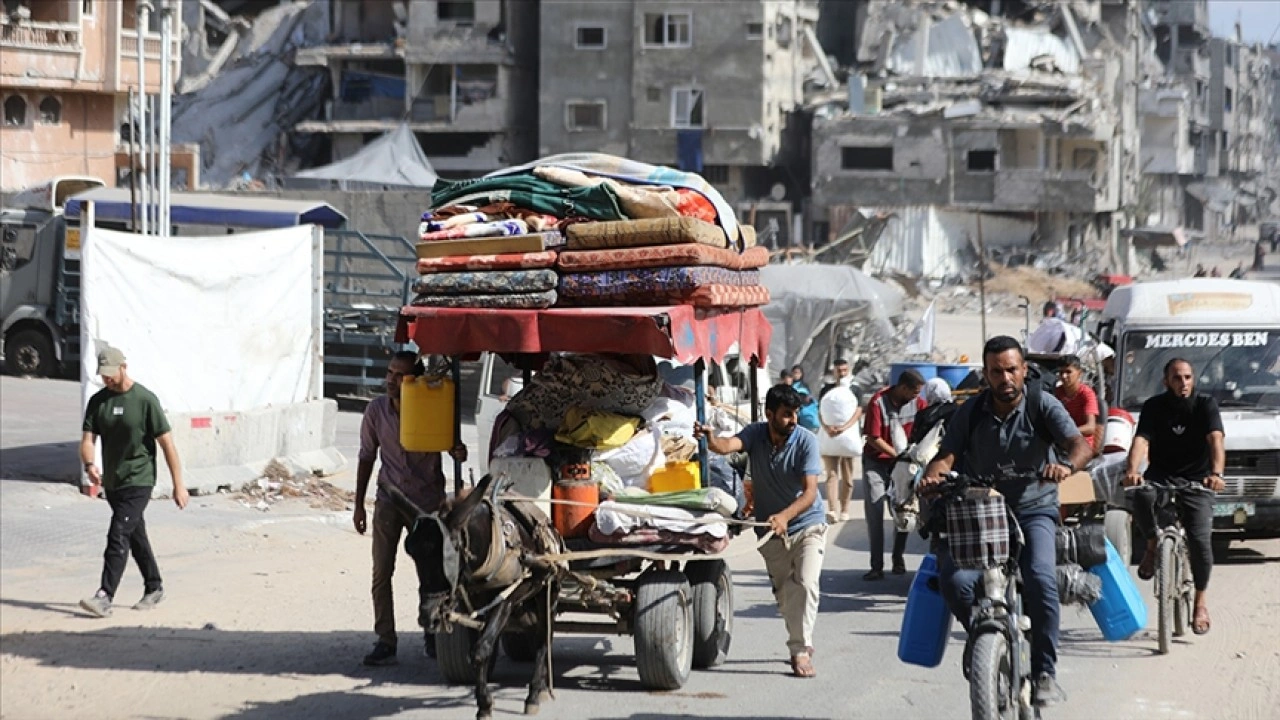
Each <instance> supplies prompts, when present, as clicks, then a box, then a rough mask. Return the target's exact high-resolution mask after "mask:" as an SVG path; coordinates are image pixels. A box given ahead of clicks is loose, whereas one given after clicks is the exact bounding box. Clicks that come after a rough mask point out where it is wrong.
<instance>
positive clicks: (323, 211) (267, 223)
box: [66, 188, 347, 229]
mask: <svg viewBox="0 0 1280 720" xmlns="http://www.w3.org/2000/svg"><path fill="white" fill-rule="evenodd" d="M86 202H92V203H93V207H94V216H95V217H96V218H97V219H98V220H108V221H111V222H129V221H130V220H131V219H132V217H133V214H134V207H135V206H134V204H133V203H131V202H130V198H129V190H128V189H125V188H98V189H96V190H89V191H87V192H82V193H80V194H78V195H76V196H75V197H72V198H71V199H70V200H68V201H67V205H66V216H67V219H69V220H79V219H80V213H81V207H82V206H83V204H84V203H86ZM152 204H153V205H154V203H152ZM169 215H170V218H171V219H172V221H173V224H174V225H210V226H214V227H230V228H256V229H271V228H282V227H293V226H295V225H320V226H322V227H326V228H339V227H342V225H343V223H345V222H346V221H347V216H346V215H343V214H342V213H340V212H338V211H337V210H336V209H334V207H333V206H332V205H329V204H328V203H322V202H316V201H314V200H281V199H278V198H267V197H253V196H248V195H210V194H205V193H173V195H172V196H171V201H170V209H169Z"/></svg>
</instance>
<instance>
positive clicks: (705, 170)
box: [702, 165, 729, 185]
mask: <svg viewBox="0 0 1280 720" xmlns="http://www.w3.org/2000/svg"><path fill="white" fill-rule="evenodd" d="M702 179H703V180H706V181H707V182H709V183H711V184H712V185H728V184H729V166H728V165H703V166H702Z"/></svg>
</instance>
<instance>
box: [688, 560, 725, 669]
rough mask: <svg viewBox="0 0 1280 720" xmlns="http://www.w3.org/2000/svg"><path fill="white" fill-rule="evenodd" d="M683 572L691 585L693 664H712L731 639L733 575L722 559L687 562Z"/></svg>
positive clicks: (717, 661)
mask: <svg viewBox="0 0 1280 720" xmlns="http://www.w3.org/2000/svg"><path fill="white" fill-rule="evenodd" d="M684 574H685V576H686V577H688V578H689V584H690V585H691V586H692V587H693V666H694V667H695V668H698V669H699V670H702V669H705V668H712V667H715V666H717V665H719V664H721V663H723V662H724V661H725V660H726V659H727V658H728V657H729V643H730V642H731V641H732V640H733V575H732V573H731V572H730V571H729V566H727V565H725V563H724V561H723V560H709V561H707V562H692V563H689V564H687V565H686V566H685V571H684Z"/></svg>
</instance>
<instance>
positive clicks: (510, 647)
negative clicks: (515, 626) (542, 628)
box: [502, 631, 540, 663]
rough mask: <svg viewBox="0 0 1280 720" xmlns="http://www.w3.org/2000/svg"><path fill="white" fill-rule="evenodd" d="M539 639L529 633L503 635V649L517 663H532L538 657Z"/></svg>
mask: <svg viewBox="0 0 1280 720" xmlns="http://www.w3.org/2000/svg"><path fill="white" fill-rule="evenodd" d="M539 639H540V638H538V636H537V634H535V633H532V632H528V631H523V632H509V633H503V635H502V649H503V651H505V652H506V653H507V657H509V658H511V659H512V660H513V661H515V662H518V663H531V662H533V661H534V660H536V659H537V657H538V641H539Z"/></svg>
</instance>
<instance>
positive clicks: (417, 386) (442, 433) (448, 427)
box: [400, 377, 456, 452]
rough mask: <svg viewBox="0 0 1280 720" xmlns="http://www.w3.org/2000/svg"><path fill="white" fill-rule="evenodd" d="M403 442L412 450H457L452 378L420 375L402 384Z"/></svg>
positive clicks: (401, 416) (401, 421) (401, 436)
mask: <svg viewBox="0 0 1280 720" xmlns="http://www.w3.org/2000/svg"><path fill="white" fill-rule="evenodd" d="M400 444H401V445H403V446H404V449H405V450H408V451H409V452H448V451H449V450H452V449H453V446H454V445H455V444H456V443H455V441H454V438H453V381H452V380H450V379H449V378H439V377H436V378H430V377H420V378H405V379H404V381H403V382H401V383H400Z"/></svg>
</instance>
